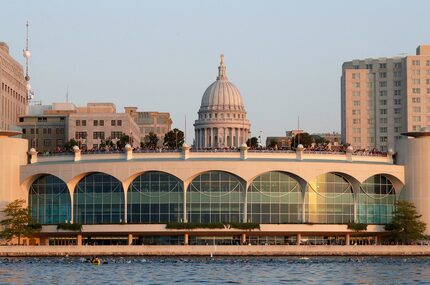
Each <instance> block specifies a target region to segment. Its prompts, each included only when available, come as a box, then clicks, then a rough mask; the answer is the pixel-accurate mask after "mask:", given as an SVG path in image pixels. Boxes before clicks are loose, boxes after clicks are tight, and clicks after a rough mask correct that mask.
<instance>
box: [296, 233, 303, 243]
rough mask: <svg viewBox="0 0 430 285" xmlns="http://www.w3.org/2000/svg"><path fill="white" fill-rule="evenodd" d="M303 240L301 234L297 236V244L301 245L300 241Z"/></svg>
mask: <svg viewBox="0 0 430 285" xmlns="http://www.w3.org/2000/svg"><path fill="white" fill-rule="evenodd" d="M301 240H302V235H301V234H297V235H296V244H297V245H300V241H301Z"/></svg>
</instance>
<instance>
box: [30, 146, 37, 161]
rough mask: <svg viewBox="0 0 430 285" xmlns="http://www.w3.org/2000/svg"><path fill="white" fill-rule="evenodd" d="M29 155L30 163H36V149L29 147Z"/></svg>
mask: <svg viewBox="0 0 430 285" xmlns="http://www.w3.org/2000/svg"><path fill="white" fill-rule="evenodd" d="M28 154H29V156H30V164H33V163H36V162H37V151H36V149H34V148H31V149H30V151H29V152H28Z"/></svg>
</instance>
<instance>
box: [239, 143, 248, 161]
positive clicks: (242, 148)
mask: <svg viewBox="0 0 430 285" xmlns="http://www.w3.org/2000/svg"><path fill="white" fill-rule="evenodd" d="M248 149H249V147H248V146H247V145H246V144H242V145H241V146H240V159H242V160H245V159H247V158H248Z"/></svg>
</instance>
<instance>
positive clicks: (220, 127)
mask: <svg viewBox="0 0 430 285" xmlns="http://www.w3.org/2000/svg"><path fill="white" fill-rule="evenodd" d="M226 69H227V67H226V66H225V64H224V55H221V62H220V65H219V66H218V76H217V78H216V81H215V82H214V83H212V84H211V85H210V86H209V87H208V88H207V89H206V91H205V92H204V94H203V97H202V101H201V105H200V109H199V112H198V115H199V117H198V119H197V120H196V121H195V123H194V128H195V133H196V137H195V143H194V145H195V146H196V147H198V148H220V147H239V146H240V145H241V144H242V143H245V142H246V140H247V139H248V136H249V135H248V133H249V128H250V124H249V121H248V120H247V119H246V111H245V107H244V104H243V99H242V95H241V94H240V92H239V89H238V88H237V87H236V86H235V85H234V84H233V83H231V82H230V81H229V80H228V78H227V72H226Z"/></svg>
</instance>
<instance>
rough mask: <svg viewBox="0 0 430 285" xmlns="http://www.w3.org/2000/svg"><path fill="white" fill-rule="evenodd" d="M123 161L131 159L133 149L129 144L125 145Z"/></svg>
mask: <svg viewBox="0 0 430 285" xmlns="http://www.w3.org/2000/svg"><path fill="white" fill-rule="evenodd" d="M124 149H125V159H126V160H130V159H133V148H132V147H131V145H130V144H126V145H125V147H124Z"/></svg>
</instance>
